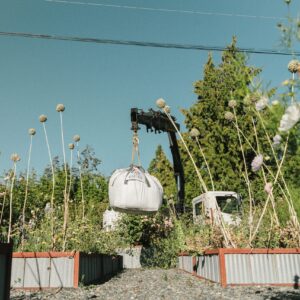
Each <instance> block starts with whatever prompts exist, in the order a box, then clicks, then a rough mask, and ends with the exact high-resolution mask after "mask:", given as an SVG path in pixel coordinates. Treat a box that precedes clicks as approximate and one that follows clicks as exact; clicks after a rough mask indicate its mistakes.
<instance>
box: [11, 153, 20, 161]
mask: <svg viewBox="0 0 300 300" xmlns="http://www.w3.org/2000/svg"><path fill="white" fill-rule="evenodd" d="M10 159H11V160H12V161H13V162H17V161H20V160H21V158H20V156H19V155H18V154H17V153H13V154H12V155H11V156H10Z"/></svg>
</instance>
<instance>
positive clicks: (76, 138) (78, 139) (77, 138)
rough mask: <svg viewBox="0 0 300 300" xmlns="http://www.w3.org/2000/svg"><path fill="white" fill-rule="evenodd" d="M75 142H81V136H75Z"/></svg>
mask: <svg viewBox="0 0 300 300" xmlns="http://www.w3.org/2000/svg"><path fill="white" fill-rule="evenodd" d="M73 141H74V142H79V141H80V135H78V134H76V135H74V136H73Z"/></svg>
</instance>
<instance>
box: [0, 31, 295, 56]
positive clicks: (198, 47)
mask: <svg viewBox="0 0 300 300" xmlns="http://www.w3.org/2000/svg"><path fill="white" fill-rule="evenodd" d="M0 36H10V37H23V38H33V39H46V40H59V41H70V42H83V43H95V44H110V45H126V46H141V47H153V48H169V49H184V50H203V51H224V50H226V49H227V48H226V47H222V46H204V45H191V44H173V43H157V42H145V41H128V40H111V39H100V38H89V37H76V36H60V35H49V34H35V33H26V32H7V31H0ZM237 52H243V53H254V54H269V55H293V56H299V55H300V52H295V51H293V52H290V51H281V50H273V49H255V48H237Z"/></svg>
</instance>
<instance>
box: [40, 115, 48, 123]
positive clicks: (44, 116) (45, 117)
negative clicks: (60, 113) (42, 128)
mask: <svg viewBox="0 0 300 300" xmlns="http://www.w3.org/2000/svg"><path fill="white" fill-rule="evenodd" d="M39 120H40V122H41V123H44V122H46V121H47V116H46V115H40V117H39Z"/></svg>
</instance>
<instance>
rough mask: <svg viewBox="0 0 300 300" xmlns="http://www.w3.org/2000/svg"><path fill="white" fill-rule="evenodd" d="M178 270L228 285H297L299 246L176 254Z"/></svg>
mask: <svg viewBox="0 0 300 300" xmlns="http://www.w3.org/2000/svg"><path fill="white" fill-rule="evenodd" d="M179 269H181V270H184V271H186V272H188V273H191V274H193V275H194V276H197V277H199V278H205V279H208V280H211V281H213V282H218V283H220V284H221V286H223V287H226V286H227V285H278V286H280V285H282V286H294V287H295V288H298V286H299V279H300V248H292V249H225V248H220V249H215V250H207V251H205V253H204V254H203V255H198V256H190V255H188V254H185V253H184V254H181V255H180V256H179Z"/></svg>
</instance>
